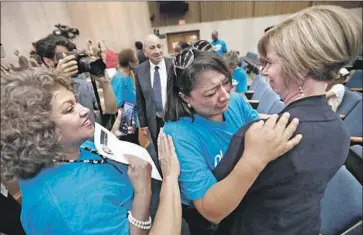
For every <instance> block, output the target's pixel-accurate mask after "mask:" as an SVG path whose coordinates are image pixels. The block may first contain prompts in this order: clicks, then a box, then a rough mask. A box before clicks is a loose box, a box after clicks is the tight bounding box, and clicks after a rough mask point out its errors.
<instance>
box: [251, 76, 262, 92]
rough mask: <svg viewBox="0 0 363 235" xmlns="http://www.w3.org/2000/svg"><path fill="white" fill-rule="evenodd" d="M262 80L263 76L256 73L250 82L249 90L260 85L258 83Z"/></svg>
mask: <svg viewBox="0 0 363 235" xmlns="http://www.w3.org/2000/svg"><path fill="white" fill-rule="evenodd" d="M263 81H264V78H263V77H262V76H260V75H257V76H256V78H255V80H253V82H252V83H251V86H250V87H249V90H256V89H257V87H258V86H259V85H260V83H261V82H263Z"/></svg>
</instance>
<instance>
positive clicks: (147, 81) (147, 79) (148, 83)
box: [144, 61, 152, 90]
mask: <svg viewBox="0 0 363 235" xmlns="http://www.w3.org/2000/svg"><path fill="white" fill-rule="evenodd" d="M144 76H145V81H144V82H145V85H146V88H147V89H150V90H152V86H151V77H150V63H149V61H147V63H146V65H145V69H144Z"/></svg>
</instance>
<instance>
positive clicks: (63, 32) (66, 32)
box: [53, 24, 79, 39]
mask: <svg viewBox="0 0 363 235" xmlns="http://www.w3.org/2000/svg"><path fill="white" fill-rule="evenodd" d="M54 27H56V28H57V29H55V30H53V34H54V35H56V36H63V37H66V38H68V39H74V38H75V37H76V36H78V35H79V30H78V29H76V28H71V27H69V26H67V25H61V24H57V25H54Z"/></svg>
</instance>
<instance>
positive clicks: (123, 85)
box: [111, 71, 139, 127]
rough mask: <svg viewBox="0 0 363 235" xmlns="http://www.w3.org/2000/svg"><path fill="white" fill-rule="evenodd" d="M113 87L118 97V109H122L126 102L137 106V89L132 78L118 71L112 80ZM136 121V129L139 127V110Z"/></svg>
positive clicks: (135, 117)
mask: <svg viewBox="0 0 363 235" xmlns="http://www.w3.org/2000/svg"><path fill="white" fill-rule="evenodd" d="M111 87H112V90H113V92H114V94H115V97H116V102H117V108H120V107H122V106H123V105H124V103H125V102H129V103H131V104H134V105H137V103H136V87H135V84H134V82H133V81H132V78H131V77H130V76H126V75H125V74H123V73H122V72H120V71H117V72H116V74H115V75H114V76H113V78H112V80H111ZM134 120H136V122H135V123H136V127H139V122H138V117H137V109H136V112H135V114H134Z"/></svg>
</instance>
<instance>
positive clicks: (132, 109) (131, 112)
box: [120, 102, 136, 135]
mask: <svg viewBox="0 0 363 235" xmlns="http://www.w3.org/2000/svg"><path fill="white" fill-rule="evenodd" d="M135 113H136V105H134V104H132V103H129V102H125V103H124V108H123V111H122V116H121V124H120V131H121V132H122V133H124V134H126V135H127V134H128V128H129V126H131V125H132V123H133V122H135V120H134V119H135V118H134V117H135Z"/></svg>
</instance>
